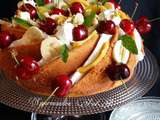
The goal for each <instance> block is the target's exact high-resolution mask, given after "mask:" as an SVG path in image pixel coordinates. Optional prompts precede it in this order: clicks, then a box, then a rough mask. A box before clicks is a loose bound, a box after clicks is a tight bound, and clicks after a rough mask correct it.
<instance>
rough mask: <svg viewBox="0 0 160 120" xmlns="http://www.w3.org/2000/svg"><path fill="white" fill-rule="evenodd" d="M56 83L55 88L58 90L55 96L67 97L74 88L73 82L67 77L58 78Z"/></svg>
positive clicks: (60, 76)
mask: <svg viewBox="0 0 160 120" xmlns="http://www.w3.org/2000/svg"><path fill="white" fill-rule="evenodd" d="M54 82H55V85H54V86H56V88H58V89H57V90H56V92H55V95H56V96H58V97H65V96H66V95H67V94H68V92H69V90H70V89H71V87H72V81H71V80H70V78H69V77H68V76H67V75H59V76H57V77H56V79H55V81H54ZM54 89H55V88H54Z"/></svg>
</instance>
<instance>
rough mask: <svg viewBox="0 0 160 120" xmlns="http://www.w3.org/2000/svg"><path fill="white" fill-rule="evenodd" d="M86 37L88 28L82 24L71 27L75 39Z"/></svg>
mask: <svg viewBox="0 0 160 120" xmlns="http://www.w3.org/2000/svg"><path fill="white" fill-rule="evenodd" d="M87 37H88V29H87V27H86V26H84V25H78V26H77V27H75V28H74V29H73V38H74V40H76V41H79V40H84V39H85V38H87Z"/></svg>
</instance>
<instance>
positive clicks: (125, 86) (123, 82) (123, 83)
mask: <svg viewBox="0 0 160 120" xmlns="http://www.w3.org/2000/svg"><path fill="white" fill-rule="evenodd" d="M121 82H122V85H124V88H125V89H126V90H127V89H128V87H127V85H126V83H125V81H124V80H123V79H122V78H121Z"/></svg>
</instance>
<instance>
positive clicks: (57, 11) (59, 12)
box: [49, 8, 65, 16]
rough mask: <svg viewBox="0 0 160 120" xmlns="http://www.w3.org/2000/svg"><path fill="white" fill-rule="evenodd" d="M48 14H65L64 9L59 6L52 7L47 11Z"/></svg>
mask: <svg viewBox="0 0 160 120" xmlns="http://www.w3.org/2000/svg"><path fill="white" fill-rule="evenodd" d="M49 14H50V15H64V16H65V11H64V10H62V9H59V8H54V9H53V10H51V11H50V12H49Z"/></svg>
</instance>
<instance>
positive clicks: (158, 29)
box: [0, 0, 160, 120]
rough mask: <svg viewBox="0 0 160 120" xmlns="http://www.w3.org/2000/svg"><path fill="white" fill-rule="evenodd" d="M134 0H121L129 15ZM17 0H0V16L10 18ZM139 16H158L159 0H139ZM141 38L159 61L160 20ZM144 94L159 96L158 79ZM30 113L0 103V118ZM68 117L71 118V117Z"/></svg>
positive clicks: (20, 119) (19, 119) (92, 119)
mask: <svg viewBox="0 0 160 120" xmlns="http://www.w3.org/2000/svg"><path fill="white" fill-rule="evenodd" d="M135 1H136V0H122V4H121V5H122V8H123V10H124V11H126V12H127V13H128V14H129V15H131V14H132V12H133V10H134V7H135ZM17 2H18V0H1V1H0V18H11V17H12V16H13V15H14V12H15V10H16V7H17ZM140 16H147V17H148V18H149V19H154V18H158V17H159V16H160V0H139V7H138V10H137V12H136V14H135V16H134V18H133V19H134V20H137V19H138V18H139V17H140ZM143 38H144V40H145V41H144V43H145V46H146V47H148V48H149V49H150V51H151V52H152V53H153V54H154V55H155V56H156V58H157V61H158V62H159V63H160V21H155V22H152V32H151V33H149V34H147V35H145V36H143ZM146 96H159V97H160V82H159V80H158V81H157V83H156V85H155V86H154V87H153V88H152V90H150V92H149V93H148V94H147V95H146ZM104 114H105V119H106V120H108V118H109V115H110V112H106V113H103V115H104ZM30 115H31V114H30V113H26V112H23V111H19V110H16V109H13V108H10V107H7V106H5V105H2V104H0V120H12V119H15V120H30ZM101 117H102V114H98V115H92V116H84V117H83V120H99V119H100V118H101ZM70 119H71V120H73V119H72V118H70ZM41 120H43V119H41Z"/></svg>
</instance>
